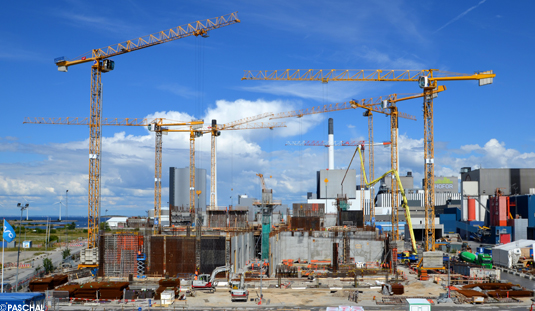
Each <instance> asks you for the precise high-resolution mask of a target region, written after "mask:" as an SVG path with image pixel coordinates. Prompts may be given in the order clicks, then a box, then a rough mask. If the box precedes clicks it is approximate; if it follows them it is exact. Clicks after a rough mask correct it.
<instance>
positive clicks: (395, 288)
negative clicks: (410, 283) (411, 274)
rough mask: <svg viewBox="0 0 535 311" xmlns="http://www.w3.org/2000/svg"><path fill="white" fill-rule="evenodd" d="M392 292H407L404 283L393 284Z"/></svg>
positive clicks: (398, 293)
mask: <svg viewBox="0 0 535 311" xmlns="http://www.w3.org/2000/svg"><path fill="white" fill-rule="evenodd" d="M392 292H393V293H394V295H403V294H404V293H405V287H404V286H403V285H402V284H392Z"/></svg>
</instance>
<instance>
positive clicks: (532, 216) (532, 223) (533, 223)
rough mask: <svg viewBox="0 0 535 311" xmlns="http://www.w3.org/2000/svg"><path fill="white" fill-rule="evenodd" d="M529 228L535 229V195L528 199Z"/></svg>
mask: <svg viewBox="0 0 535 311" xmlns="http://www.w3.org/2000/svg"><path fill="white" fill-rule="evenodd" d="M526 218H527V219H528V227H535V195H530V196H529V198H528V214H527V217H526Z"/></svg>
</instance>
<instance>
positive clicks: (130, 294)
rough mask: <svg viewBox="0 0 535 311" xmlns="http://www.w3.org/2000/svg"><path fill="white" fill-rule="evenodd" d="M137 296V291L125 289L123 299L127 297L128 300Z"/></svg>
mask: <svg viewBox="0 0 535 311" xmlns="http://www.w3.org/2000/svg"><path fill="white" fill-rule="evenodd" d="M137 298H138V293H137V291H135V290H133V289H128V290H126V292H125V297H124V299H129V300H130V299H137ZM140 298H141V297H140Z"/></svg>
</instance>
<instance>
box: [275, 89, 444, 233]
mask: <svg viewBox="0 0 535 311" xmlns="http://www.w3.org/2000/svg"><path fill="white" fill-rule="evenodd" d="M445 90H446V87H445V86H443V85H440V86H438V87H437V88H436V89H435V90H433V91H432V92H433V95H435V94H438V93H440V92H442V91H445ZM423 96H424V93H414V94H390V95H386V96H379V97H373V98H366V99H361V100H351V101H350V102H349V103H337V104H331V105H324V106H317V107H311V108H307V109H300V110H297V111H288V112H281V113H277V114H275V115H274V116H273V117H271V118H270V119H280V118H290V117H298V118H300V117H303V116H305V115H309V114H318V113H325V112H331V111H340V110H347V109H356V108H362V109H365V110H366V114H365V115H366V116H368V117H369V119H368V121H369V122H368V132H369V133H368V136H369V138H370V141H369V143H370V146H369V148H368V151H369V160H368V163H369V167H370V171H369V174H370V180H374V174H375V173H374V169H375V164H374V151H373V150H374V143H373V117H372V115H373V113H374V112H377V113H381V114H385V115H387V116H390V137H391V144H390V148H391V165H392V166H391V168H392V169H393V170H396V171H398V172H399V169H398V160H397V159H398V144H397V141H398V118H400V117H401V118H404V119H408V120H414V121H416V117H415V116H412V115H410V114H407V113H403V112H399V111H398V109H397V106H396V103H397V102H401V101H405V100H410V99H415V98H420V97H423ZM362 175H364V174H362ZM370 195H371V196H372V197H373V196H374V193H373V192H372V193H371V194H370ZM398 202H399V199H398V187H397V184H396V183H392V233H393V239H394V240H398V238H399V226H398V222H399V217H398ZM373 218H375V207H374V205H373V200H370V213H369V220H370V222H371V221H372V219H373Z"/></svg>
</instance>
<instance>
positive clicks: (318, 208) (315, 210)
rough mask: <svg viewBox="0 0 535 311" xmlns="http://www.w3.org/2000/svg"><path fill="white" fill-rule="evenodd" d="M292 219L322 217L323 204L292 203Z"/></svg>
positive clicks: (323, 214)
mask: <svg viewBox="0 0 535 311" xmlns="http://www.w3.org/2000/svg"><path fill="white" fill-rule="evenodd" d="M292 213H293V215H292V216H293V217H324V216H325V204H323V203H294V204H293V209H292Z"/></svg>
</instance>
